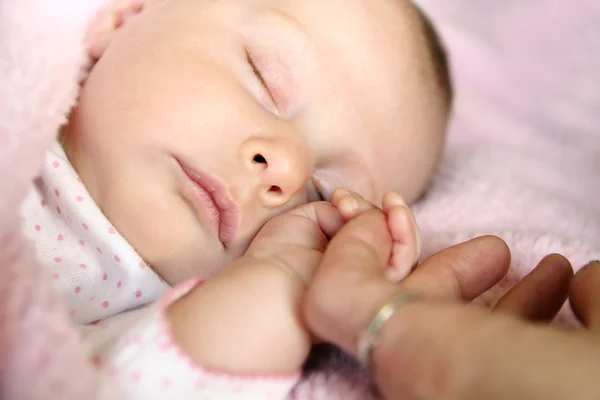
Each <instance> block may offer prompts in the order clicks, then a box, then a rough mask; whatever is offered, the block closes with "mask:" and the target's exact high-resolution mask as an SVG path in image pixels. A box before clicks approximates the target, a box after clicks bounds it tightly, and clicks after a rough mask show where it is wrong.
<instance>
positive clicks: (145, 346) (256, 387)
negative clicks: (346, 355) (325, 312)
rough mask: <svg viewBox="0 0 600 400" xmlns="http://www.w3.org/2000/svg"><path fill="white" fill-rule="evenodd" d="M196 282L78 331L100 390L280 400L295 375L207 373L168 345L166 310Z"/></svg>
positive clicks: (130, 396)
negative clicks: (97, 374) (95, 370)
mask: <svg viewBox="0 0 600 400" xmlns="http://www.w3.org/2000/svg"><path fill="white" fill-rule="evenodd" d="M197 284H198V282H188V283H186V284H184V285H181V286H179V287H177V288H175V289H172V290H170V291H169V292H168V293H167V294H166V295H165V296H164V297H163V298H162V299H161V300H160V301H159V302H157V303H156V304H154V305H152V306H149V307H146V308H144V309H139V310H135V311H131V312H128V313H122V314H120V315H117V316H115V317H114V318H109V319H107V320H104V321H102V322H100V323H96V324H95V325H93V326H91V327H87V328H84V333H83V337H84V341H85V344H86V346H87V348H88V349H89V351H90V354H91V357H92V358H93V360H94V364H95V365H96V366H97V368H98V369H99V370H100V371H101V374H102V377H103V381H104V383H105V385H106V386H107V387H108V386H111V387H113V388H115V389H117V392H118V393H119V394H120V395H122V396H124V397H123V398H127V399H145V400H146V399H167V398H174V399H184V398H185V399H187V398H190V399H192V398H193V399H201V400H203V399H207V400H208V399H252V400H254V399H272V400H276V399H285V398H286V397H287V396H288V394H289V393H290V391H291V389H292V388H293V386H294V385H295V384H296V383H297V382H298V380H299V378H300V373H299V372H298V373H296V374H282V375H272V376H252V375H235V374H228V373H223V372H215V371H209V370H206V369H204V368H202V367H201V366H198V365H195V364H194V362H192V361H191V359H190V358H189V357H188V356H187V355H186V354H185V353H184V352H183V350H182V349H181V348H180V347H179V346H178V345H177V343H175V342H174V340H173V337H172V335H171V333H170V327H169V325H168V322H167V319H166V317H165V311H166V309H167V307H168V306H169V305H170V304H172V303H173V302H174V301H175V300H177V299H178V298H180V297H181V296H183V295H184V294H185V293H187V292H188V291H189V290H191V289H192V288H193V287H194V286H196V285H197Z"/></svg>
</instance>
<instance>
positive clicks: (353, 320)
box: [304, 210, 397, 351]
mask: <svg viewBox="0 0 600 400" xmlns="http://www.w3.org/2000/svg"><path fill="white" fill-rule="evenodd" d="M391 246H392V239H391V236H390V233H389V230H388V227H387V221H386V216H385V214H384V213H383V211H381V210H372V211H369V212H367V213H365V214H362V215H360V216H358V217H356V218H355V219H353V220H351V221H349V222H348V223H347V224H346V225H345V226H344V227H343V228H342V229H341V230H340V231H339V232H338V234H337V235H336V236H335V237H334V238H333V239H332V240H331V242H330V243H329V245H328V247H327V250H326V251H325V254H324V255H323V258H322V261H321V265H320V266H319V267H318V269H317V271H316V272H315V273H314V275H313V280H312V283H311V285H310V287H309V289H308V292H307V295H306V299H305V302H304V314H305V318H306V322H307V324H308V326H309V327H310V329H311V331H312V332H313V333H314V334H315V335H317V336H318V337H320V338H321V339H323V340H325V341H328V342H332V343H336V344H337V345H339V346H342V347H343V348H345V349H346V350H348V351H352V350H353V348H354V336H355V332H357V330H358V329H359V328H360V329H362V328H363V327H364V326H365V324H366V323H367V320H368V319H369V318H370V317H371V316H372V315H373V313H374V312H375V311H376V308H377V306H378V305H380V304H381V303H382V302H383V301H384V300H385V299H387V298H388V297H390V296H391V295H392V294H393V293H394V292H395V291H397V286H396V284H394V283H393V282H390V281H388V280H386V279H385V276H384V272H385V266H386V265H387V262H388V260H389V256H390V252H391Z"/></svg>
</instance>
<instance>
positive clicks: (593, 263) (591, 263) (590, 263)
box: [584, 260, 600, 268]
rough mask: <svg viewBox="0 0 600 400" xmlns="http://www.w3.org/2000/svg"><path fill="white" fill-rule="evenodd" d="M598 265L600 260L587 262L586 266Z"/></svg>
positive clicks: (595, 266)
mask: <svg viewBox="0 0 600 400" xmlns="http://www.w3.org/2000/svg"><path fill="white" fill-rule="evenodd" d="M597 267H600V261H598V260H594V261H590V262H589V263H587V265H586V266H585V267H584V268H597Z"/></svg>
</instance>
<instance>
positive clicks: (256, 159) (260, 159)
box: [252, 154, 267, 164]
mask: <svg viewBox="0 0 600 400" xmlns="http://www.w3.org/2000/svg"><path fill="white" fill-rule="evenodd" d="M252 161H254V162H255V163H257V164H266V163H267V160H265V158H264V157H263V156H262V154H257V155H255V156H254V158H253V159H252Z"/></svg>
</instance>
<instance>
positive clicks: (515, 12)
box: [0, 0, 600, 400]
mask: <svg viewBox="0 0 600 400" xmlns="http://www.w3.org/2000/svg"><path fill="white" fill-rule="evenodd" d="M101 1H103V0H87V1H83V2H82V1H74V0H53V1H47V0H0V143H2V145H1V146H0V182H1V183H0V185H1V186H0V265H1V266H2V267H1V268H0V271H1V272H0V377H1V378H0V379H2V381H1V382H0V398H2V399H32V400H33V399H48V398H53V399H78V400H79V399H87V398H95V397H98V398H100V397H107V398H113V397H112V396H110V397H108V396H109V394H108V392H106V393H104V394H102V395H101V394H100V393H99V392H98V390H97V388H98V377H97V376H96V375H95V373H94V370H93V368H92V367H91V365H89V364H88V363H87V361H86V359H85V357H84V352H83V349H82V348H81V346H79V345H78V341H77V332H76V328H75V326H74V325H72V323H71V322H70V320H69V317H68V315H67V313H66V310H65V307H64V306H63V304H62V303H61V300H60V299H58V298H57V297H56V296H55V295H54V294H53V292H52V290H51V282H50V280H49V277H48V276H46V275H45V274H44V272H43V271H42V270H41V269H40V268H39V266H38V265H37V263H36V262H35V260H34V255H33V252H32V248H31V244H29V243H27V242H25V241H24V239H23V238H22V236H21V235H20V234H19V233H18V232H19V231H20V218H19V212H18V209H19V205H20V202H21V201H22V199H23V198H24V196H25V193H26V190H27V186H28V183H29V182H30V181H31V179H32V177H33V176H34V175H35V174H36V173H37V171H38V170H39V168H40V165H41V161H42V155H43V153H44V151H45V150H46V149H47V148H48V146H49V144H50V143H51V141H52V139H53V136H54V134H55V132H56V128H57V127H58V126H59V125H60V124H61V122H63V121H64V119H65V115H66V113H67V112H68V110H69V108H70V107H71V106H72V104H73V102H74V100H75V97H76V93H77V80H78V78H79V77H80V76H81V73H82V71H83V66H84V64H85V62H86V59H85V52H84V48H83V43H82V38H83V33H84V27H85V24H86V22H87V21H88V19H89V18H90V16H91V15H92V14H93V12H94V10H95V9H96V7H97V6H98V5H99V3H100V2H101ZM420 3H422V4H423V6H424V8H425V9H427V10H429V11H430V13H431V14H432V15H433V16H434V19H435V20H436V21H437V22H438V23H439V27H440V30H441V32H442V34H443V36H444V37H445V38H446V41H447V42H448V45H449V48H450V51H451V55H452V64H453V71H454V78H455V82H456V93H457V97H456V100H457V102H456V106H455V115H454V118H453V121H452V124H451V129H450V135H449V140H448V148H447V152H446V155H445V157H444V160H443V163H442V165H441V167H440V171H439V173H438V175H437V176H436V179H435V181H434V183H433V185H432V188H431V190H430V191H429V192H428V194H427V196H426V197H425V198H424V199H422V200H421V201H420V202H419V203H418V204H417V205H416V207H415V211H416V213H417V218H418V220H419V223H420V225H421V228H422V232H423V235H424V249H425V253H426V255H427V254H430V253H432V252H433V251H436V250H438V249H440V248H442V247H446V246H448V245H450V244H454V243H457V242H459V241H463V240H465V239H468V238H471V237H473V236H476V235H479V234H484V233H493V234H497V235H499V236H501V237H503V238H504V239H505V240H506V241H507V242H508V243H509V245H510V247H511V249H512V252H513V264H512V268H511V273H510V275H509V277H508V278H507V279H506V280H505V281H504V282H503V283H502V284H501V285H499V286H498V287H497V288H496V289H495V290H493V291H492V292H490V293H489V294H488V295H487V296H485V297H484V298H483V299H481V301H482V302H484V303H486V304H491V303H493V302H494V301H495V300H496V299H497V298H498V295H499V294H500V293H501V292H503V291H504V290H506V288H507V287H508V286H510V285H511V284H512V283H513V282H514V281H516V280H517V279H518V278H519V277H521V276H523V274H525V273H526V272H527V271H528V270H529V269H530V268H531V267H532V266H533V265H534V264H535V263H536V262H537V261H538V260H539V259H540V258H541V257H542V256H544V255H545V254H546V253H548V252H561V253H563V254H564V255H566V256H567V257H569V258H570V260H571V261H572V262H573V264H574V265H575V266H576V267H580V266H582V265H583V264H585V263H586V262H587V261H589V260H591V259H600V202H599V201H598V196H599V195H600V179H599V178H598V174H599V171H600V75H599V74H598V71H600V25H599V24H598V21H600V3H596V2H592V1H587V0H570V1H567V0H532V1H528V2H524V1H521V0H504V1H501V2H500V1H492V0H445V1H434V0H421V1H420ZM562 318H563V320H565V319H568V318H569V313H568V310H565V312H564V313H563V315H562ZM318 355H319V357H315V360H316V362H314V363H313V367H312V369H311V371H310V372H308V373H307V377H306V379H305V380H304V381H303V382H302V383H301V384H300V385H299V386H298V388H297V389H296V391H295V392H294V394H293V397H295V398H299V399H308V398H310V399H344V400H352V399H369V398H374V397H375V393H374V391H372V390H371V388H370V386H369V382H370V381H369V378H368V376H367V375H366V374H365V373H364V372H363V371H360V370H359V369H357V368H356V367H355V366H354V364H352V363H351V362H350V361H349V360H348V359H347V358H345V357H343V356H342V355H340V354H339V353H335V354H334V355H332V354H329V353H326V352H325V351H324V350H323V349H321V350H320V353H318Z"/></svg>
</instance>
